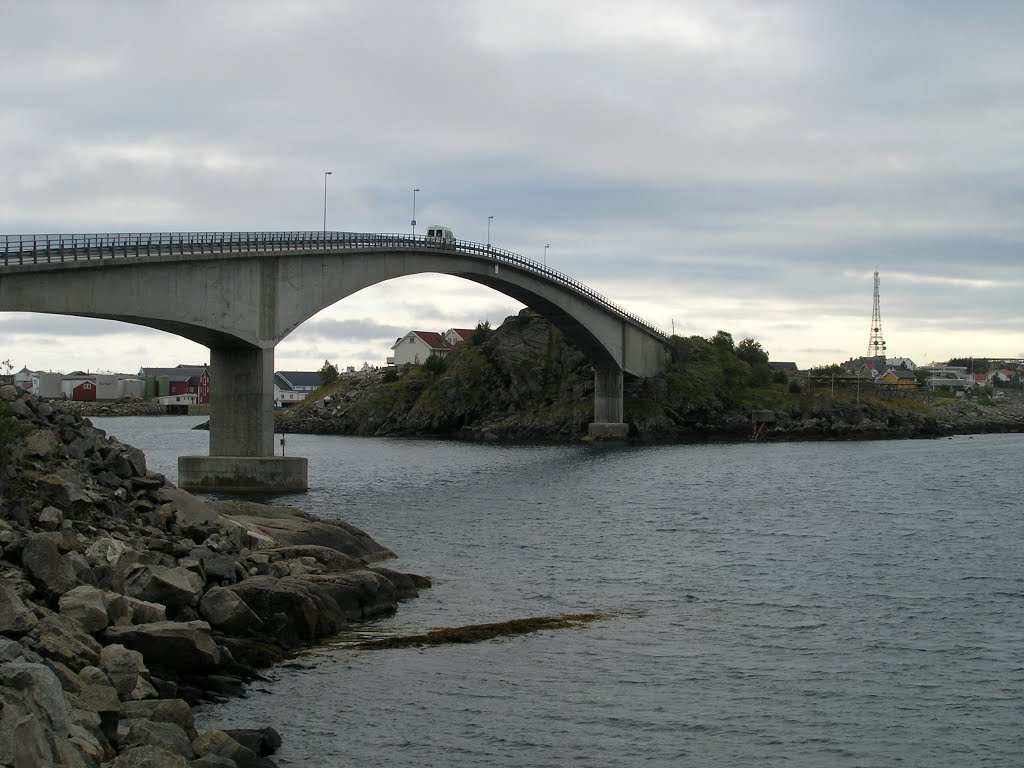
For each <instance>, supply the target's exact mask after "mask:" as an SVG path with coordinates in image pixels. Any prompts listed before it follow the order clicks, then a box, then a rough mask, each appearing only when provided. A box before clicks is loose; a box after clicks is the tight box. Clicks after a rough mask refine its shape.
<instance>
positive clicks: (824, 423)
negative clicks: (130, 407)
mask: <svg viewBox="0 0 1024 768" xmlns="http://www.w3.org/2000/svg"><path fill="white" fill-rule="evenodd" d="M352 400H353V398H352V397H345V396H341V397H338V396H335V397H330V396H328V397H326V398H322V399H321V400H319V401H314V402H312V403H309V404H307V405H306V406H305V407H304V408H303V409H302V410H301V411H297V412H296V413H295V414H292V415H288V416H286V417H285V418H283V419H280V420H279V421H278V425H277V428H278V430H280V431H281V432H286V433H292V434H317V435H330V434H335V435H373V436H378V437H386V436H415V437H444V438H451V439H457V440H471V441H472V440H480V441H486V442H517V441H533V442H575V441H578V440H582V439H585V438H586V434H587V423H588V421H589V415H588V414H585V415H584V416H583V417H582V418H580V417H573V418H568V419H566V420H564V421H557V422H555V423H551V422H550V420H542V419H536V418H534V417H533V416H532V415H531V414H530V413H529V412H521V413H506V414H502V415H501V416H496V417H495V418H493V419H490V420H486V421H484V422H483V423H481V424H475V425H472V426H462V427H459V428H455V429H449V428H447V427H445V426H444V425H437V424H433V425H430V424H427V425H423V424H419V423H414V424H413V425H411V426H408V425H407V424H406V423H403V422H401V421H400V420H398V419H395V418H389V419H387V420H385V421H384V423H383V424H381V425H380V426H377V425H376V424H375V423H374V421H372V420H370V421H368V422H366V423H361V422H353V420H352V418H351V415H350V414H351V410H352V409H351V402H352ZM760 413H762V412H761V411H760V410H759V409H757V408H755V407H753V406H744V407H735V408H731V409H730V408H719V409H699V410H694V411H691V412H688V413H672V414H666V413H664V412H658V413H655V414H652V415H645V414H643V413H640V414H636V415H633V416H629V417H627V422H628V424H629V427H630V434H629V439H630V440H631V441H635V442H641V443H657V442H663V443H698V442H724V441H745V440H751V439H753V437H754V423H755V421H756V420H757V418H758V416H759V414H760ZM763 413H766V414H768V417H769V419H770V420H769V421H768V422H767V423H766V424H765V425H764V428H763V429H762V430H761V431H760V432H759V433H758V435H757V439H758V440H762V441H788V440H885V439H908V438H936V437H946V436H950V435H967V434H983V433H993V432H995V433H1002V432H1024V400H1022V399H1015V400H1010V401H1007V402H1004V403H1000V404H999V405H986V404H980V403H977V402H973V401H963V400H955V401H948V402H943V403H940V404H937V405H929V406H927V407H924V408H921V409H911V408H907V407H899V405H893V404H891V403H889V404H883V403H878V402H872V401H869V400H867V399H865V401H864V402H862V403H854V402H851V401H849V400H831V399H828V400H818V401H815V402H814V403H813V404H811V405H810V406H809V407H808V406H806V405H805V404H802V403H797V404H794V405H793V406H791V407H789V408H783V409H775V410H770V411H763ZM762 418H763V417H762ZM196 428H197V429H200V428H206V425H205V424H204V425H200V426H199V427H196Z"/></svg>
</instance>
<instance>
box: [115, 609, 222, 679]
mask: <svg viewBox="0 0 1024 768" xmlns="http://www.w3.org/2000/svg"><path fill="white" fill-rule="evenodd" d="M103 636H104V638H105V640H106V641H107V642H108V643H120V644H122V645H124V646H126V647H128V648H131V649H132V650H136V651H138V652H139V653H141V654H142V656H143V658H144V659H145V662H146V665H147V666H150V665H152V664H157V665H160V666H164V667H169V668H170V669H176V670H181V671H185V672H204V671H212V670H214V669H216V668H217V667H218V665H219V664H220V652H219V651H218V650H217V645H216V644H215V643H214V641H213V638H212V637H211V635H210V625H209V624H208V623H206V622H205V621H187V622H176V621H161V622H156V623H154V624H133V625H131V626H126V627H108V628H107V630H106V631H105V632H104V634H103Z"/></svg>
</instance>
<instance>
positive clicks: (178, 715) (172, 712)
mask: <svg viewBox="0 0 1024 768" xmlns="http://www.w3.org/2000/svg"><path fill="white" fill-rule="evenodd" d="M121 718H122V719H124V720H131V719H136V718H142V719H145V720H152V721H154V722H160V723H174V724H175V725H178V726H180V727H181V728H182V729H183V730H184V731H185V733H187V734H188V737H189V738H190V739H195V738H196V736H198V735H199V734H198V733H197V732H196V723H195V718H194V717H193V715H192V708H191V707H189V705H188V703H187V702H186V701H185V700H183V699H148V700H146V701H126V702H123V703H122V704H121Z"/></svg>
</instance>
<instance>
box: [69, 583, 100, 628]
mask: <svg viewBox="0 0 1024 768" xmlns="http://www.w3.org/2000/svg"><path fill="white" fill-rule="evenodd" d="M57 604H58V605H59V607H60V614H61V616H67V617H68V618H71V619H75V620H76V621H77V622H78V623H79V624H81V625H82V626H83V627H85V630H86V631H87V632H91V633H96V632H99V631H101V630H104V629H106V628H107V625H108V624H109V623H110V619H109V618H108V617H107V603H106V596H105V594H104V593H103V591H102V590H100V589H96V587H90V586H89V585H87V584H83V585H82V586H79V587H75V588H74V589H71V590H68V591H67V592H65V593H64V594H63V595H61V596H60V599H59V600H58V601H57Z"/></svg>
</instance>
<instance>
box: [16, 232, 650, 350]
mask: <svg viewBox="0 0 1024 768" xmlns="http://www.w3.org/2000/svg"><path fill="white" fill-rule="evenodd" d="M379 248H385V249H389V250H390V249H395V248H413V249H417V250H422V249H424V248H438V249H441V250H447V251H454V252H456V253H463V254H467V255H471V256H476V257H479V258H484V259H489V260H492V261H495V262H497V263H499V264H509V265H512V266H515V267H518V268H520V269H524V270H526V271H528V272H532V273H534V274H537V275H542V276H543V277H545V278H547V279H549V280H551V281H552V282H555V283H558V284H559V285H562V286H564V287H566V288H569V289H571V290H573V291H575V292H576V293H579V294H581V295H583V296H585V297H587V298H588V299H590V300H591V301H593V302H595V303H597V304H599V305H600V306H602V307H604V308H605V309H607V310H609V311H611V312H613V313H614V314H617V315H619V316H621V317H623V318H625V319H627V320H629V321H631V322H633V323H635V324H637V325H639V326H641V327H643V328H645V329H646V330H647V331H648V332H650V333H653V334H655V335H657V336H661V337H662V338H663V339H667V336H666V334H665V333H664V331H662V330H661V329H659V328H657V327H656V326H654V325H652V324H651V323H648V322H647V321H646V320H644V319H642V318H640V317H638V316H637V315H634V314H633V313H632V312H627V311H626V310H625V309H623V308H622V307H620V306H619V305H618V304H615V303H614V302H613V301H611V300H609V299H608V298H607V297H605V296H602V295H601V294H600V293H597V292H596V291H594V290H591V289H590V288H588V287H587V286H585V285H584V284H583V283H581V282H579V281H578V280H574V279H573V278H571V277H569V276H568V275H566V274H564V273H562V272H559V271H558V270H554V269H551V268H550V267H548V266H547V265H546V264H541V263H539V262H536V261H533V260H531V259H527V258H524V257H522V256H520V255H518V254H516V253H512V252H511V251H505V250H502V249H501V248H495V247H494V246H493V245H481V244H480V243H474V242H471V241H468V240H455V241H438V240H435V239H432V238H427V237H425V236H422V235H420V236H416V235H400V234H375V233H359V232H154V233H144V232H128V233H119V234H109V233H108V234H51V235H46V234H39V235H0V264H2V266H4V267H10V266H22V265H26V264H53V263H65V262H77V261H103V260H120V259H130V258H138V257H142V256H169V255H174V254H179V255H185V254H197V253H199V254H203V253H208V254H212V255H225V256H228V255H231V254H233V253H234V254H251V253H252V252H253V251H256V252H259V253H286V252H289V251H307V250H312V251H317V250H322V251H338V250H353V251H356V250H366V249H379Z"/></svg>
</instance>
